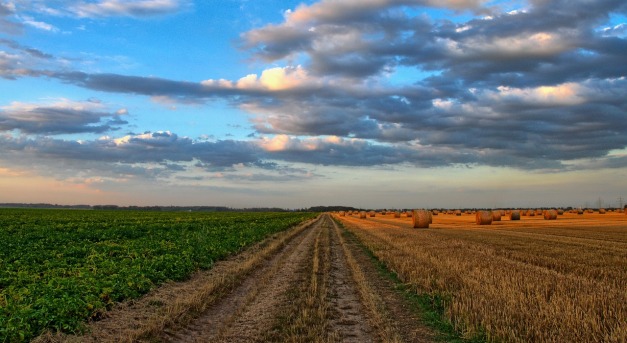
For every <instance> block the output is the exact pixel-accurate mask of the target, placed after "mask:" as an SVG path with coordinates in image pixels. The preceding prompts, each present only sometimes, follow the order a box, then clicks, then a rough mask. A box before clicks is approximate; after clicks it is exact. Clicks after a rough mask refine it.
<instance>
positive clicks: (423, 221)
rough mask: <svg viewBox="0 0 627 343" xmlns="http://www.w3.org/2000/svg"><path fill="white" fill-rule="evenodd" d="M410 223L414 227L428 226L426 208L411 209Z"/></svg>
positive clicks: (428, 216)
mask: <svg viewBox="0 0 627 343" xmlns="http://www.w3.org/2000/svg"><path fill="white" fill-rule="evenodd" d="M412 212H413V213H412V223H413V225H414V228H428V227H429V222H430V221H429V218H431V216H430V215H429V211H427V210H413V211H412Z"/></svg>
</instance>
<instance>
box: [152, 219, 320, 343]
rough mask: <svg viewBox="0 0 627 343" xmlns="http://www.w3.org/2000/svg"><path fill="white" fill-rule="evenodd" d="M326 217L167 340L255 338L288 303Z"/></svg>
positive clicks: (263, 332) (167, 336) (248, 340)
mask: <svg viewBox="0 0 627 343" xmlns="http://www.w3.org/2000/svg"><path fill="white" fill-rule="evenodd" d="M321 224H322V221H321V220H318V221H316V222H315V223H314V224H313V225H312V227H311V228H310V229H308V230H305V231H303V232H302V233H301V234H299V235H298V236H297V237H295V238H294V239H292V240H291V241H290V242H288V243H287V244H286V246H285V247H284V248H283V249H282V250H281V251H279V252H278V253H277V254H275V255H274V256H272V257H271V258H270V259H268V260H267V261H265V262H264V263H263V265H261V266H260V267H258V268H257V269H256V270H255V271H254V272H253V273H252V274H251V275H249V276H248V277H247V278H246V280H245V281H244V282H243V283H242V284H241V285H240V286H239V287H238V288H237V289H236V290H235V291H233V292H231V293H230V294H228V295H226V296H225V297H223V298H222V299H220V300H219V301H218V302H217V303H216V304H215V305H213V306H212V307H210V308H209V309H208V310H207V311H205V312H204V313H203V314H202V315H201V316H200V317H198V318H196V319H195V320H194V321H192V322H191V323H190V324H189V325H188V326H187V327H185V328H184V329H182V330H178V331H176V332H166V333H165V334H166V335H165V337H163V338H164V341H167V342H184V343H188V342H255V341H258V340H259V338H260V337H262V336H263V334H265V332H266V331H267V330H269V329H270V328H271V327H272V324H273V322H274V320H275V317H276V316H277V315H278V314H279V313H280V312H281V309H282V308H283V307H284V306H285V299H286V294H285V293H286V292H287V290H288V289H289V287H290V286H291V285H293V284H295V283H297V282H298V281H299V278H300V277H301V274H302V272H301V271H299V269H300V268H299V267H300V266H301V265H302V262H303V261H306V257H307V256H308V255H310V254H311V251H312V248H313V246H314V244H313V243H314V240H315V237H316V234H317V233H318V232H319V231H320V229H321Z"/></svg>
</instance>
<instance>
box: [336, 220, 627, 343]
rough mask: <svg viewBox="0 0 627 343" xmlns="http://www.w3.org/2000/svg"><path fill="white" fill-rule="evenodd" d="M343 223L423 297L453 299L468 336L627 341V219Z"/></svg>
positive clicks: (448, 305)
mask: <svg viewBox="0 0 627 343" xmlns="http://www.w3.org/2000/svg"><path fill="white" fill-rule="evenodd" d="M341 221H342V222H343V223H345V226H346V227H347V228H348V229H349V230H350V231H351V232H353V233H354V234H355V235H356V236H357V237H359V239H360V240H362V241H363V242H364V243H365V244H366V245H367V246H368V247H369V248H370V249H371V250H372V251H373V252H374V254H375V255H376V256H377V257H378V258H379V259H380V260H381V261H383V262H384V263H385V264H386V265H387V266H388V267H389V268H390V269H391V270H394V271H395V272H396V273H397V274H398V276H399V277H400V278H401V280H402V281H403V282H405V283H408V284H411V285H412V287H414V289H415V291H416V292H418V293H425V292H426V293H429V294H432V295H433V296H434V297H438V298H441V299H444V303H445V310H446V316H447V317H448V318H449V319H450V320H451V321H452V322H453V323H454V325H455V326H456V327H457V329H458V330H460V331H462V332H464V333H465V335H466V336H468V337H470V336H476V335H483V336H484V337H485V338H486V339H487V340H489V341H507V342H625V341H627V295H626V293H625V289H627V216H625V215H624V214H612V213H608V214H602V215H599V214H588V213H586V214H584V215H578V214H570V213H566V214H564V215H563V216H559V218H558V219H557V220H551V221H545V220H544V218H543V217H542V216H535V217H521V220H517V221H510V220H509V218H508V217H504V218H503V219H502V221H500V222H493V223H492V225H490V226H478V225H476V224H475V216H474V215H467V214H463V215H462V216H455V215H450V214H449V215H440V216H437V217H434V220H433V224H431V226H430V229H421V230H415V229H412V228H411V227H412V222H411V219H410V218H393V217H392V216H385V217H383V216H381V217H377V218H374V219H369V220H368V221H364V220H360V219H358V218H355V217H343V218H341Z"/></svg>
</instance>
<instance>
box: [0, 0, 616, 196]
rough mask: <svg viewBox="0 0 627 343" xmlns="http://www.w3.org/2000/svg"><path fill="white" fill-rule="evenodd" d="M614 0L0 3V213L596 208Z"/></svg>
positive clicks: (612, 160) (612, 119)
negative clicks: (96, 208) (64, 208)
mask: <svg viewBox="0 0 627 343" xmlns="http://www.w3.org/2000/svg"><path fill="white" fill-rule="evenodd" d="M626 15H627V4H626V3H625V2H624V1H618V0H602V1H593V2H591V1H584V0H581V1H579V0H577V1H543V0H531V1H481V0H444V1H434V0H414V1H412V0H325V1H318V2H317V1H309V2H299V1H243V0H240V1H236V0H227V1H192V0H138V1H121V0H94V1H86V0H67V1H37V0H31V1H27V0H23V1H6V0H0V202H50V203H59V204H105V203H106V204H120V205H224V206H232V207H255V206H279V207H285V208H299V207H308V206H313V205H351V206H359V207H378V208H385V207H387V208H394V207H404V208H409V207H521V206H522V207H537V206H586V205H588V206H591V205H596V204H597V202H598V201H599V199H601V200H602V202H603V204H604V206H608V207H609V206H613V205H616V204H617V198H618V197H619V196H623V197H625V196H627V181H625V180H626V176H627V172H626V170H627V168H626V167H627V149H626V148H627V100H626V98H627V97H626V96H625V94H627V80H626V79H625V76H626V74H627V60H626V58H625V56H627V39H626V37H627V18H626Z"/></svg>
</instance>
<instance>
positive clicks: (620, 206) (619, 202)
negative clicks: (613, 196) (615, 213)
mask: <svg viewBox="0 0 627 343" xmlns="http://www.w3.org/2000/svg"><path fill="white" fill-rule="evenodd" d="M623 200H624V199H623V197H618V208H620V209H621V210H622V209H623Z"/></svg>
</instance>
